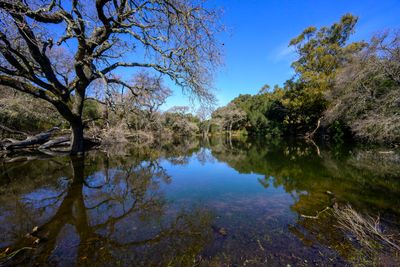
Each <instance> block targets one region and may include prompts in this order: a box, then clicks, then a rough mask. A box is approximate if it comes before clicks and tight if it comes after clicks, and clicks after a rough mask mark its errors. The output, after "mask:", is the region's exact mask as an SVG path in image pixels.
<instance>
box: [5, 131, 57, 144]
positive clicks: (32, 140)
mask: <svg viewBox="0 0 400 267" xmlns="http://www.w3.org/2000/svg"><path fill="white" fill-rule="evenodd" d="M58 130H59V128H58V127H54V128H52V129H50V130H48V131H47V132H44V133H40V134H37V135H34V136H28V137H27V138H26V139H25V140H22V141H14V140H13V141H12V142H11V143H6V144H3V147H4V149H6V150H14V149H21V148H26V147H29V146H33V145H41V144H44V143H46V142H47V141H48V140H49V139H50V137H51V136H52V135H53V134H54V133H55V132H57V131H58Z"/></svg>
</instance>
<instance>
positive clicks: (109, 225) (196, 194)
mask: <svg viewBox="0 0 400 267" xmlns="http://www.w3.org/2000/svg"><path fill="white" fill-rule="evenodd" d="M31 159H32V160H24V161H18V162H8V163H5V162H2V163H0V204H1V205H0V206H1V208H0V231H1V232H2V233H3V234H2V237H0V248H1V249H0V259H1V260H0V263H1V264H3V265H15V264H21V265H35V264H40V265H42V264H50V265H62V266H71V265H99V266H108V265H121V266H127V265H132V264H135V265H140V266H149V265H159V266H166V265H172V266H176V265H178V266H188V265H193V264H203V265H212V264H214V265H219V264H223V265H260V266H261V265H265V264H278V265H282V264H285V265H286V264H295V265H296V266H301V265H305V266H306V265H310V264H319V265H331V264H339V265H349V264H353V263H361V264H365V262H366V261H363V260H364V259H363V258H362V257H364V256H365V255H361V254H360V252H359V251H360V247H359V245H358V244H357V242H356V241H357V240H354V238H353V237H352V236H349V234H348V233H345V232H343V231H341V230H340V229H338V227H337V225H338V223H337V220H336V218H335V217H334V216H333V215H332V213H331V212H329V211H328V212H323V213H321V215H320V216H318V218H315V219H310V218H309V217H315V215H316V214H318V211H321V210H323V209H324V208H326V207H331V206H332V205H333V204H334V203H335V204H336V205H345V204H351V205H352V206H353V207H354V208H355V209H356V210H358V211H360V212H362V213H367V214H371V215H373V214H379V215H380V216H381V219H382V222H383V223H384V224H385V226H387V227H392V228H393V227H394V228H396V229H398V226H399V225H400V221H399V218H400V199H399V198H398V196H399V193H400V179H399V177H400V164H399V163H400V155H399V153H397V152H396V151H383V150H382V149H379V148H375V149H368V150H366V149H361V148H356V147H340V148H338V147H323V146H321V147H318V146H317V145H316V144H307V143H298V142H297V143H290V142H276V143H271V142H269V143H266V142H265V141H260V140H252V141H250V140H229V141H227V140H225V138H210V139H207V140H182V141H179V142H178V141H176V142H173V143H170V144H165V145H158V146H154V147H140V148H138V147H129V146H128V147H126V146H125V147H115V148H113V149H110V150H108V151H93V152H90V153H88V154H87V155H86V157H85V158H70V157H54V158H31ZM303 215H306V216H303ZM307 216H308V217H307ZM380 257H381V258H380V259H382V257H383V256H382V255H380ZM384 260H385V259H384ZM386 261H388V259H386ZM389 262H390V259H389Z"/></svg>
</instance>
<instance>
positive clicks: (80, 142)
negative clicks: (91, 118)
mask: <svg viewBox="0 0 400 267" xmlns="http://www.w3.org/2000/svg"><path fill="white" fill-rule="evenodd" d="M70 124H71V128H72V133H71V152H70V154H71V155H78V154H84V152H85V139H84V137H83V123H82V119H81V118H79V119H76V120H74V121H73V122H70Z"/></svg>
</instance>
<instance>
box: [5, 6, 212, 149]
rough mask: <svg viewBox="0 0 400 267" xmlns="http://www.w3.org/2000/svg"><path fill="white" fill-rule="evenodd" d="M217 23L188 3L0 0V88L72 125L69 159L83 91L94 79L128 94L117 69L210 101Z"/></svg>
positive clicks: (79, 131)
mask: <svg viewBox="0 0 400 267" xmlns="http://www.w3.org/2000/svg"><path fill="white" fill-rule="evenodd" d="M217 18H218V12H217V11H216V10H211V9H208V8H206V7H205V5H204V3H203V2H197V1H194V0H193V1H192V0H153V1H145V0H138V1H130V0H113V1H112V0H86V1H77V0H70V1H67V0H58V1H56V0H26V1H23V0H0V25H1V30H0V53H1V56H0V85H3V86H7V87H11V88H14V89H16V90H19V91H21V92H24V93H27V94H30V95H33V96H34V97H38V98H41V99H43V100H45V101H48V102H50V103H51V104H53V105H54V106H55V107H56V109H57V110H58V112H59V113H60V114H61V115H62V116H63V117H64V118H65V119H66V120H67V121H68V122H69V123H70V125H71V128H72V142H71V154H77V153H82V152H83V151H84V138H83V123H82V109H83V104H84V101H85V99H86V97H87V93H88V89H89V88H90V86H91V85H92V83H93V82H94V81H96V80H99V79H101V80H102V81H103V82H104V83H105V84H106V85H117V86H121V87H124V88H132V84H131V83H129V81H126V80H124V79H123V78H119V77H118V76H117V71H118V70H119V69H120V68H146V69H150V70H152V71H154V72H158V73H161V74H163V75H166V76H168V77H169V78H170V79H172V80H173V81H174V82H175V83H176V84H178V85H180V86H181V87H182V88H183V89H184V90H186V91H187V92H190V93H192V94H193V95H195V96H196V97H198V98H199V99H201V100H212V99H213V95H212V93H211V92H210V90H209V88H210V82H211V79H210V77H211V73H212V70H213V69H214V68H215V67H216V66H217V65H218V64H219V48H218V46H217V44H216V40H215V39H214V36H215V33H216V32H217V31H219V27H218V24H217V23H216V21H217ZM137 50H140V51H143V52H140V53H136V54H135V53H134V52H136V51H137ZM142 54H143V56H140V55H142ZM105 88H107V86H106V87H105Z"/></svg>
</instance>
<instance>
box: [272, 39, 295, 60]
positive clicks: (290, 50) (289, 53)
mask: <svg viewBox="0 0 400 267" xmlns="http://www.w3.org/2000/svg"><path fill="white" fill-rule="evenodd" d="M295 52H296V51H295V48H294V47H293V46H288V45H287V43H285V44H282V45H280V46H278V47H277V48H276V49H274V50H273V51H272V52H271V54H270V57H271V60H272V61H273V62H274V63H277V62H282V61H285V62H291V61H293V60H294V58H295V57H296V53H295Z"/></svg>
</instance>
